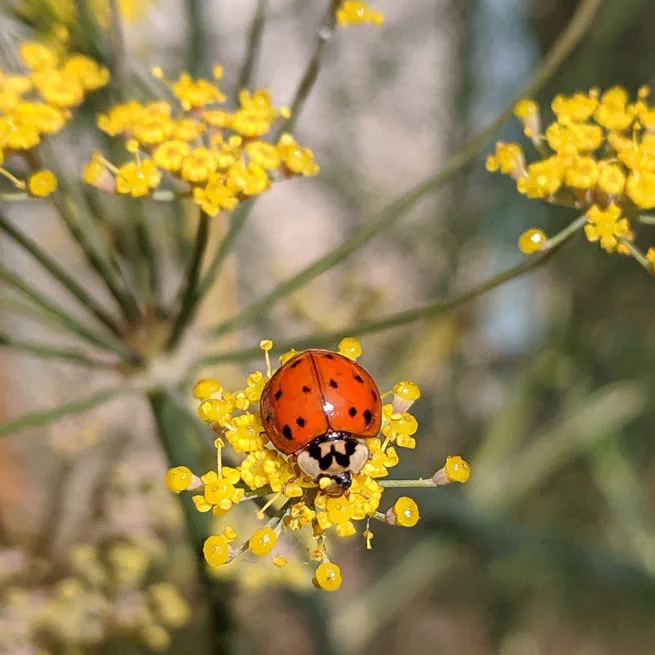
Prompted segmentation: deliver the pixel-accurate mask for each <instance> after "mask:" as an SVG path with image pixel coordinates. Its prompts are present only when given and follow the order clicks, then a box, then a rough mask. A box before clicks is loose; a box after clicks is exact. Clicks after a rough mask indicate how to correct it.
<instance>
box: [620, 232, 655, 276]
mask: <svg viewBox="0 0 655 655" xmlns="http://www.w3.org/2000/svg"><path fill="white" fill-rule="evenodd" d="M619 243H621V244H622V245H624V246H625V247H626V248H627V249H628V250H629V251H630V254H631V255H632V256H633V257H634V258H635V259H636V260H637V261H638V262H639V263H640V264H641V265H642V266H643V267H644V268H645V269H646V271H648V272H649V273H650V274H651V275H655V270H653V267H652V265H651V263H650V262H649V261H648V260H647V259H646V255H644V253H643V252H642V251H641V249H640V248H638V247H637V246H635V244H634V243H632V241H630V240H629V239H624V238H623V237H621V238H619Z"/></svg>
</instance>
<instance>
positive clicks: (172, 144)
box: [152, 139, 191, 172]
mask: <svg viewBox="0 0 655 655" xmlns="http://www.w3.org/2000/svg"><path fill="white" fill-rule="evenodd" d="M190 152H191V146H189V144H188V143H186V142H185V141H181V140H179V139H174V140H172V141H165V142H164V143H162V144H161V145H159V146H157V149H156V150H155V152H154V153H153V155H152V158H153V159H154V161H155V163H156V164H157V166H159V168H163V169H164V170H165V171H171V172H175V171H179V170H180V167H181V166H182V162H183V161H184V159H185V157H187V156H188V155H189V153H190Z"/></svg>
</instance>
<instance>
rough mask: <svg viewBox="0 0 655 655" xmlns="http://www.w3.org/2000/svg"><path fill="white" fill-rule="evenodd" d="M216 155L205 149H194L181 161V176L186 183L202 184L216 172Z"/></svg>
mask: <svg viewBox="0 0 655 655" xmlns="http://www.w3.org/2000/svg"><path fill="white" fill-rule="evenodd" d="M216 167H217V161H216V155H215V153H214V152H212V151H211V150H208V149H207V148H195V149H194V150H192V151H191V154H189V155H187V156H186V157H185V158H184V160H183V161H182V169H181V176H182V179H183V180H186V181H187V182H192V183H197V182H204V181H205V180H207V178H209V176H210V175H211V174H212V173H213V172H214V171H215V170H216Z"/></svg>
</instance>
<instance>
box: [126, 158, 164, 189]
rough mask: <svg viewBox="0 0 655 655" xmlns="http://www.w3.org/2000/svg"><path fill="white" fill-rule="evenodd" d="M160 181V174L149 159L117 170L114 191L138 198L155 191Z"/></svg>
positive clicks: (130, 163)
mask: <svg viewBox="0 0 655 655" xmlns="http://www.w3.org/2000/svg"><path fill="white" fill-rule="evenodd" d="M160 181H161V173H160V172H159V171H158V170H157V165H156V164H155V162H153V161H152V160H151V159H142V160H141V161H140V162H129V163H128V164H124V165H123V166H121V167H120V168H119V169H118V175H117V177H116V190H117V191H118V193H125V194H129V195H131V196H133V197H134V198H140V197H142V196H147V195H148V194H149V193H150V192H151V191H152V190H153V189H156V188H157V186H158V185H159V182H160Z"/></svg>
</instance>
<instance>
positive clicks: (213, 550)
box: [202, 534, 230, 567]
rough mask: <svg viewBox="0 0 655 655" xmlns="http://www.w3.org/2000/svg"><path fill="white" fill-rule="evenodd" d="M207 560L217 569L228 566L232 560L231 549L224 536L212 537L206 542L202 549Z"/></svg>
mask: <svg viewBox="0 0 655 655" xmlns="http://www.w3.org/2000/svg"><path fill="white" fill-rule="evenodd" d="M202 552H203V554H204V556H205V560H206V561H207V563H208V564H209V565H210V566H213V567H217V566H221V565H222V564H226V563H227V561H228V560H229V559H230V547H229V544H228V542H227V539H226V538H225V537H224V536H223V535H217V534H215V535H212V536H211V537H208V538H207V539H206V540H205V543H204V545H203V547H202Z"/></svg>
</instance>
